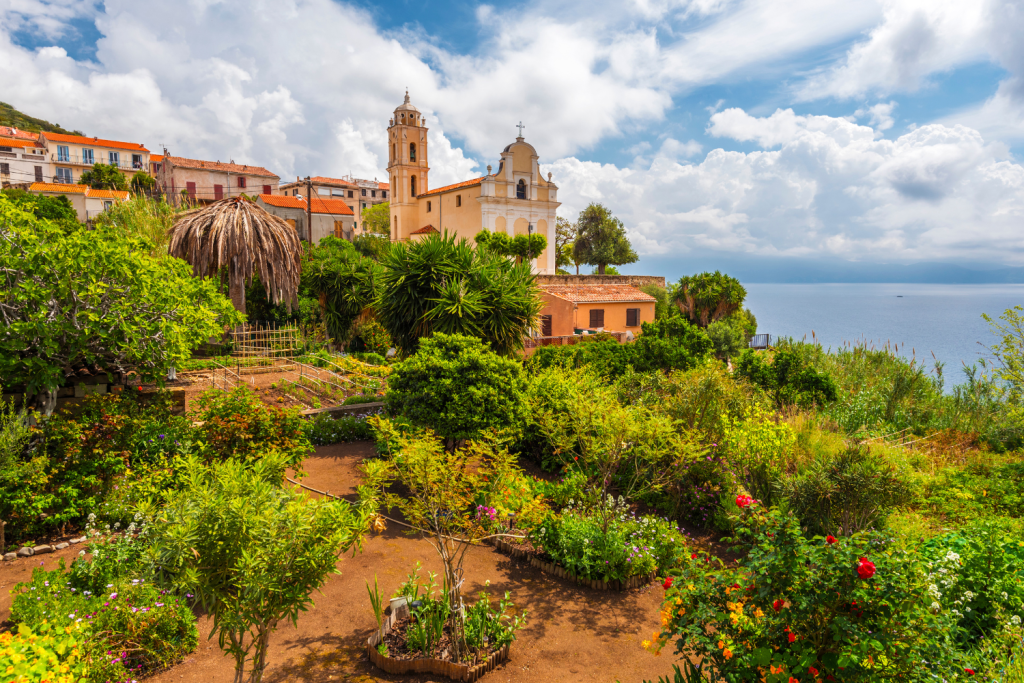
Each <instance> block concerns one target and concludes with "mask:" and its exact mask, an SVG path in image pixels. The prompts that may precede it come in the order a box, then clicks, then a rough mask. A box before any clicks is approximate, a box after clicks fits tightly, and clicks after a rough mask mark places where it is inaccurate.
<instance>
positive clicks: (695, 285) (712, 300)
mask: <svg viewBox="0 0 1024 683" xmlns="http://www.w3.org/2000/svg"><path fill="white" fill-rule="evenodd" d="M746 296H747V290H745V289H744V288H743V285H741V284H740V281H739V280H737V279H736V278H734V277H729V276H728V275H726V274H724V273H720V272H719V271H717V270H716V271H715V272H714V273H699V274H697V275H687V276H685V277H682V278H680V279H679V285H678V287H677V288H676V291H675V294H674V297H673V301H674V302H675V304H676V306H678V307H679V310H680V311H682V312H683V315H685V316H686V317H687V318H689V319H690V321H691V322H693V323H695V324H697V325H700V326H701V327H707V326H708V325H710V324H711V323H713V322H715V321H716V320H721V319H722V318H725V317H727V316H729V315H732V314H733V313H734V312H736V311H738V310H740V309H741V308H742V307H743V300H744V299H745V298H746Z"/></svg>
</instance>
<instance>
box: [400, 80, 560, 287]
mask: <svg viewBox="0 0 1024 683" xmlns="http://www.w3.org/2000/svg"><path fill="white" fill-rule="evenodd" d="M388 142H389V150H388V173H389V174H390V176H391V238H392V239H393V240H408V239H415V238H417V237H422V236H424V235H429V234H432V233H443V232H445V231H447V232H448V233H449V234H455V235H457V236H458V237H465V238H467V239H469V240H472V239H473V237H474V236H475V235H476V234H477V233H478V232H480V230H481V229H484V230H490V231H491V232H505V233H508V234H509V235H511V236H515V235H526V234H529V233H531V232H532V233H533V234H535V235H544V237H546V238H547V241H548V246H547V249H545V250H544V253H542V254H540V256H539V257H538V258H537V259H536V260H535V261H534V264H533V268H534V272H535V273H538V274H542V275H554V274H555V209H557V208H558V205H559V202H558V187H557V186H555V184H554V183H552V182H551V174H550V173H549V174H548V177H547V178H546V179H545V178H543V177H541V174H540V168H539V166H538V162H537V159H538V157H537V150H535V149H534V148H533V145H531V144H530V143H528V142H526V141H525V140H524V139H523V137H522V130H521V129H520V135H519V137H517V138H516V141H515V142H513V143H512V144H510V145H508V146H507V147H505V149H504V151H503V152H502V153H501V160H500V161H499V162H498V169H497V170H496V171H493V172H492V170H493V169H492V167H491V166H488V167H487V175H485V176H483V177H482V178H474V179H473V180H466V181H464V182H461V183H455V184H454V185H446V186H444V187H439V188H436V189H433V190H432V189H430V181H429V174H430V163H429V159H430V157H429V150H428V146H427V128H426V127H425V126H424V120H423V115H422V114H420V112H419V110H418V109H417V108H416V107H414V106H413V105H412V104H410V102H409V93H408V92H406V94H405V102H404V103H403V104H401V105H399V107H398V108H397V109H395V114H394V118H393V119H391V121H390V124H389V125H388Z"/></svg>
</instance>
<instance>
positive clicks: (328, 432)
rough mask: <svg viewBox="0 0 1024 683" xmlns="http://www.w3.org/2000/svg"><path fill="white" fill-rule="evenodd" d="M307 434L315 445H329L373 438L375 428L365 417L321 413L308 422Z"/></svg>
mask: <svg viewBox="0 0 1024 683" xmlns="http://www.w3.org/2000/svg"><path fill="white" fill-rule="evenodd" d="M306 436H307V438H309V440H310V442H311V443H312V444H313V445H314V446H327V445H329V444H332V443H343V442H346V441H367V440H369V439H372V438H373V430H372V429H370V426H369V425H368V424H367V423H366V418H365V417H353V416H348V415H344V416H341V417H331V416H330V415H328V414H327V413H320V414H319V415H317V416H316V417H315V418H313V419H312V420H308V421H307V422H306Z"/></svg>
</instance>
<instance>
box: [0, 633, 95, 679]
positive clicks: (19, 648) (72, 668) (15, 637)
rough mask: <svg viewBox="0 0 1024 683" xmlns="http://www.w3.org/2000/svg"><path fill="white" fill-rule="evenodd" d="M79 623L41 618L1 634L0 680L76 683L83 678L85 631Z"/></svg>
mask: <svg viewBox="0 0 1024 683" xmlns="http://www.w3.org/2000/svg"><path fill="white" fill-rule="evenodd" d="M86 630H87V627H83V626H82V625H81V624H74V625H73V626H64V627H55V626H54V625H53V624H51V623H49V622H47V621H44V622H42V623H41V624H39V625H38V626H37V627H35V628H32V627H30V626H29V625H28V624H19V625H18V630H17V631H16V632H11V631H4V632H3V633H0V655H2V658H0V662H2V663H3V666H4V670H3V671H0V680H2V681H4V682H5V683H6V682H7V681H16V682H17V683H76V682H77V681H82V680H86V676H85V674H86V671H87V668H86V666H87V663H86V656H85V654H84V652H83V651H84V649H85V638H86V635H85V631H86Z"/></svg>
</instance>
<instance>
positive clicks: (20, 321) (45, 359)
mask: <svg viewBox="0 0 1024 683" xmlns="http://www.w3.org/2000/svg"><path fill="white" fill-rule="evenodd" d="M150 249H151V245H150V244H149V243H147V242H146V241H144V240H142V239H138V238H131V237H125V236H124V235H123V234H120V233H113V232H111V231H109V230H105V229H97V230H93V231H83V230H79V231H76V232H73V233H71V234H69V235H65V234H63V233H62V232H61V231H60V229H59V228H57V227H55V226H54V225H53V224H51V223H49V222H47V221H40V220H38V219H36V218H34V217H33V216H31V215H29V214H27V213H25V212H23V211H19V210H18V209H17V208H15V207H13V206H11V204H10V202H8V201H7V200H6V199H4V198H0V291H3V292H4V295H3V297H2V298H0V321H2V324H0V377H4V378H5V379H6V380H7V381H10V382H17V383H23V384H25V385H26V392H27V393H29V394H34V393H37V392H42V394H43V395H42V399H43V406H42V407H43V409H44V410H45V411H47V412H49V411H52V409H53V407H54V402H55V400H56V390H57V388H58V387H60V386H61V385H63V384H64V382H65V379H66V378H67V377H68V376H70V375H71V373H73V372H75V371H76V370H77V369H78V368H79V367H81V366H82V365H86V366H90V367H93V368H98V369H100V370H102V371H106V372H108V373H115V372H117V373H126V374H127V373H129V372H136V373H138V375H139V376H140V377H141V378H142V379H144V380H147V381H152V380H154V379H157V380H159V379H160V378H161V377H162V376H163V375H164V374H165V373H166V371H167V368H168V367H169V366H173V365H175V364H178V363H180V362H181V361H184V360H185V359H186V358H189V357H190V356H191V353H192V350H193V349H194V348H195V347H196V346H198V345H200V344H202V343H203V342H205V341H206V340H207V339H209V338H210V337H211V336H214V335H219V334H220V333H221V332H222V331H223V327H224V325H225V324H231V323H236V322H238V321H240V319H241V316H240V315H237V314H236V313H235V312H234V311H233V310H232V309H231V307H230V302H228V301H227V300H226V299H225V298H224V297H223V296H222V295H221V294H220V293H218V292H217V288H216V286H215V283H213V282H211V281H210V280H205V279H200V278H195V277H192V274H191V272H190V269H189V267H188V265H187V264H186V263H184V262H183V261H179V260H177V259H171V258H159V259H157V258H152V257H150V256H149V255H148V252H149V251H150ZM69 273H74V274H75V277H69V276H68V274H69Z"/></svg>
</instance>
